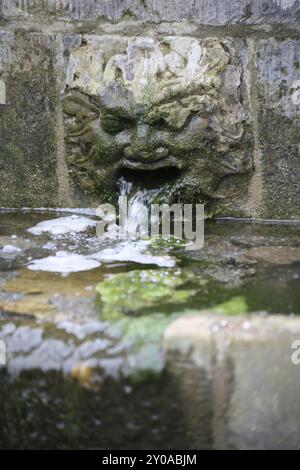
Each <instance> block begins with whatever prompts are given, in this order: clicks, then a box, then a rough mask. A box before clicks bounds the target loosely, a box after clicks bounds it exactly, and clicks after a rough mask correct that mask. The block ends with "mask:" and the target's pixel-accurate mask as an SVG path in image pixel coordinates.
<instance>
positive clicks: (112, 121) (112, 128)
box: [101, 113, 132, 133]
mask: <svg viewBox="0 0 300 470" xmlns="http://www.w3.org/2000/svg"><path fill="white" fill-rule="evenodd" d="M101 125H102V127H103V129H104V130H105V131H106V132H111V133H117V132H121V131H123V130H124V129H128V128H129V127H130V126H131V125H132V119H130V118H129V117H128V116H118V115H114V114H107V113H102V114H101Z"/></svg>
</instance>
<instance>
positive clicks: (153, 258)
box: [91, 240, 176, 268]
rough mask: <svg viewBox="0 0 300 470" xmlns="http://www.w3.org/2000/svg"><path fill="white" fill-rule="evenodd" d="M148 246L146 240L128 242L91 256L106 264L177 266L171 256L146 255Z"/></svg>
mask: <svg viewBox="0 0 300 470" xmlns="http://www.w3.org/2000/svg"><path fill="white" fill-rule="evenodd" d="M148 246H149V242H146V241H144V240H138V241H136V242H133V241H126V242H123V243H120V244H118V245H117V246H116V247H114V248H105V249H104V250H102V251H99V252H98V253H95V254H94V255H91V257H92V258H93V259H97V260H100V261H103V262H106V263H109V262H112V261H131V262H133V263H140V264H155V265H157V266H159V267H164V268H171V267H173V266H175V264H176V262H175V259H174V258H171V257H170V256H157V255H151V254H149V253H144V251H145V250H146V249H147V247H148Z"/></svg>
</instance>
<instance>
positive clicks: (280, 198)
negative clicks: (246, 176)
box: [256, 39, 300, 219]
mask: <svg viewBox="0 0 300 470" xmlns="http://www.w3.org/2000/svg"><path fill="white" fill-rule="evenodd" d="M256 67H257V107H258V110H257V111H258V122H257V126H258V128H257V132H258V140H259V145H260V155H259V157H258V159H257V162H256V169H257V174H258V178H259V179H260V186H261V196H260V201H258V203H257V205H258V208H257V211H258V212H260V215H261V216H263V217H274V218H276V217H277V218H283V219H285V218H286V219H288V218H292V217H293V216H298V217H299V215H300V185H299V181H300V134H299V128H300V41H291V40H285V41H276V40H274V39H268V40H262V41H259V42H258V43H257V45H256ZM259 206H260V208H259Z"/></svg>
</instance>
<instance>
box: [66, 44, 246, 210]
mask: <svg viewBox="0 0 300 470" xmlns="http://www.w3.org/2000/svg"><path fill="white" fill-rule="evenodd" d="M238 46H240V49H241V50H243V47H242V44H241V42H239V41H237V44H235V42H234V41H230V40H229V39H226V40H225V39H224V40H220V39H219V38H216V37H210V38H206V39H203V40H201V41H200V40H198V39H195V38H191V37H181V36H180V37H178V36H165V37H162V38H160V39H159V40H158V39H155V38H153V37H147V36H143V37H130V38H128V37H126V38H125V37H122V36H95V35H91V36H85V37H84V38H83V41H82V44H81V45H80V46H79V47H75V48H74V49H73V50H72V51H71V55H70V57H69V65H68V72H67V77H66V90H65V97H64V111H65V124H66V143H67V154H68V157H69V158H68V160H69V164H70V167H71V170H72V173H73V174H74V176H75V178H76V179H77V182H78V185H79V186H80V187H81V188H82V189H83V191H84V192H85V193H86V194H87V195H88V196H90V197H91V198H93V197H94V198H96V199H98V201H99V200H101V201H103V197H109V191H110V192H112V193H113V194H115V192H116V190H115V189H113V190H109V188H107V182H110V181H112V180H113V179H114V178H116V179H118V178H119V177H120V174H121V175H122V171H124V170H126V171H127V172H129V173H130V172H131V173H134V174H135V175H136V174H139V173H137V172H147V174H148V178H149V180H151V179H153V181H155V182H156V184H158V185H159V184H161V182H160V174H161V173H163V172H164V171H166V170H168V171H169V172H172V170H173V173H175V172H176V173H175V174H174V181H171V182H170V184H169V185H168V189H165V191H164V194H163V197H164V198H165V199H164V200H165V201H168V202H175V201H180V202H187V203H192V202H201V201H211V200H212V199H219V197H225V198H226V194H224V195H223V194H222V195H221V196H219V194H217V193H216V191H217V189H218V186H219V184H220V182H221V181H222V180H223V179H224V178H226V177H227V176H228V175H240V174H249V173H251V171H252V154H253V152H252V142H253V139H252V134H251V126H250V116H249V102H248V96H247V91H246V87H245V84H244V83H242V75H243V63H242V61H243V59H241V57H240V52H241V51H240V50H239V47H238ZM155 172H156V173H155ZM159 172H161V173H160V174H159ZM171 174H172V173H171ZM129 177H130V175H129ZM103 190H104V191H105V194H103Z"/></svg>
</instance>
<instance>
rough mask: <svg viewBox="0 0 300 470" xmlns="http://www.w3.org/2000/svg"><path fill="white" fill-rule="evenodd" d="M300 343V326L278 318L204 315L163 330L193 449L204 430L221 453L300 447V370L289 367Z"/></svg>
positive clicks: (191, 317)
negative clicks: (207, 412)
mask: <svg viewBox="0 0 300 470" xmlns="http://www.w3.org/2000/svg"><path fill="white" fill-rule="evenodd" d="M299 337H300V323H299V320H298V319H292V318H287V317H280V316H278V317H275V316H273V317H269V318H259V317H257V316H252V317H247V319H245V318H243V319H242V318H232V317H231V318H230V317H227V318H224V317H222V318H220V317H219V318H217V317H216V316H212V315H204V314H202V315H198V316H197V315H194V316H188V317H182V318H179V319H178V320H176V321H175V322H173V323H172V324H171V325H170V326H169V327H168V328H167V329H166V331H165V335H164V347H165V351H166V355H167V363H168V371H169V373H170V374H171V375H172V376H173V377H175V378H176V377H178V378H179V377H180V380H177V381H176V380H175V383H179V384H180V386H179V389H180V393H179V394H178V396H181V399H182V402H183V403H184V404H185V405H186V408H185V410H186V411H185V412H186V415H187V416H188V417H189V419H188V421H187V423H188V426H187V432H190V433H191V435H192V436H193V439H194V442H193V445H194V448H201V446H202V444H201V442H202V439H201V436H202V435H203V434H202V433H203V428H204V427H205V428H206V429H207V433H208V434H211V437H210V443H211V446H212V447H214V448H216V449H299V448H300V440H299V432H300V426H299V423H300V406H299V400H298V399H297V396H296V395H295V391H296V390H298V389H299V386H300V375H299V370H298V367H300V366H299V365H295V363H293V361H292V354H293V351H295V348H294V349H293V348H292V345H293V342H294V341H295V340H299ZM297 357H298V356H297ZM204 397H206V401H203V398H204ZM208 397H210V398H209V399H208ZM204 403H205V406H204V408H203V405H204ZM203 409H206V410H210V411H211V414H210V415H209V414H206V415H203ZM194 417H197V418H196V419H194ZM197 438H198V440H197Z"/></svg>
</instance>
